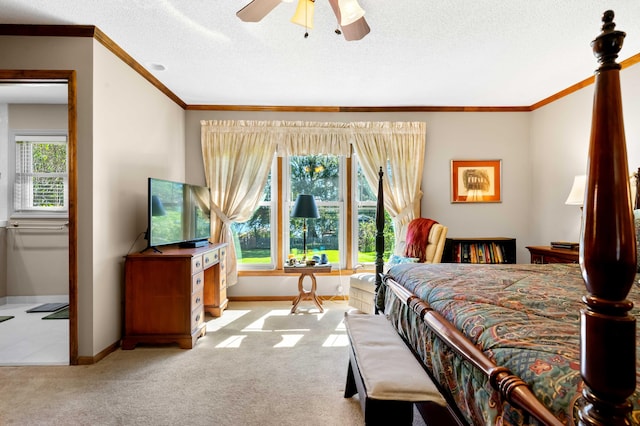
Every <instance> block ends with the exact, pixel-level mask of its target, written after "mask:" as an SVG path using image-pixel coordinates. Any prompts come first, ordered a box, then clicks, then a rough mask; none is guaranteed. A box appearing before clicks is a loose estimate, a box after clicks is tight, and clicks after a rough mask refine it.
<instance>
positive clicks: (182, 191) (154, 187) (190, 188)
mask: <svg viewBox="0 0 640 426" xmlns="http://www.w3.org/2000/svg"><path fill="white" fill-rule="evenodd" d="M148 194H149V197H148V202H149V204H148V206H149V209H148V217H149V231H148V232H149V235H148V239H149V247H155V246H161V245H166V244H176V243H186V242H194V241H202V240H207V239H208V238H209V237H210V235H211V220H210V209H209V188H207V187H204V186H198V185H189V184H186V183H180V182H172V181H168V180H163V179H155V178H149V193H148Z"/></svg>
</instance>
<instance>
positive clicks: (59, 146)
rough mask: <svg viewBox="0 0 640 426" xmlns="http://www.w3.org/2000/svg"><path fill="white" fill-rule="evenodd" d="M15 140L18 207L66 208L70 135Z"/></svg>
mask: <svg viewBox="0 0 640 426" xmlns="http://www.w3.org/2000/svg"><path fill="white" fill-rule="evenodd" d="M15 143H16V144H15V154H16V163H15V166H16V175H15V187H14V209H15V210H16V211H29V210H34V211H35V210H40V211H43V210H48V211H63V210H65V209H66V206H67V178H68V177H67V167H68V166H67V157H68V153H67V142H66V136H63V135H52V136H47V135H30V136H24V135H21V136H18V135H16V140H15Z"/></svg>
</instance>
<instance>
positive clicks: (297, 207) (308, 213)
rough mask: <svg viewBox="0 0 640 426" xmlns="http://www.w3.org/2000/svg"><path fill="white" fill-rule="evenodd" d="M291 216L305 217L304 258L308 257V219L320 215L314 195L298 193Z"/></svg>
mask: <svg viewBox="0 0 640 426" xmlns="http://www.w3.org/2000/svg"><path fill="white" fill-rule="evenodd" d="M291 217H298V218H302V219H304V221H303V225H302V255H303V256H304V260H306V258H307V219H317V218H319V217H320V213H318V206H316V200H315V199H314V198H313V195H308V194H298V198H296V203H295V204H294V205H293V210H292V212H291Z"/></svg>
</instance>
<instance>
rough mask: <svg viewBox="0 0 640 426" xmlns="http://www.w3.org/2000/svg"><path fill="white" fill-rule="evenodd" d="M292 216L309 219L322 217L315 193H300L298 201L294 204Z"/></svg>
mask: <svg viewBox="0 0 640 426" xmlns="http://www.w3.org/2000/svg"><path fill="white" fill-rule="evenodd" d="M291 217H302V218H307V219H317V218H319V217H320V213H318V206H316V200H315V199H314V198H313V195H307V194H299V195H298V198H296V203H295V204H294V205H293V210H292V211H291Z"/></svg>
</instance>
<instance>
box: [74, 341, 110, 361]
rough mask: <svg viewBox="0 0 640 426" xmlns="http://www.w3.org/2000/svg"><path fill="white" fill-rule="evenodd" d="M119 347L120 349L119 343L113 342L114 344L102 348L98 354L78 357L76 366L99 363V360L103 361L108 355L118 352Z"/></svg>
mask: <svg viewBox="0 0 640 426" xmlns="http://www.w3.org/2000/svg"><path fill="white" fill-rule="evenodd" d="M119 347H120V342H119V341H118V342H115V343H112V344H111V345H109V346H107V347H106V348H104V349H103V350H101V351H100V352H99V353H98V354H96V355H94V356H81V357H79V358H78V362H77V363H76V364H77V365H91V364H95V363H97V362H98V361H100V360H101V359H104V358H105V357H106V356H107V355H109V354H110V353H112V352H115V351H116V350H118V348H119Z"/></svg>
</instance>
